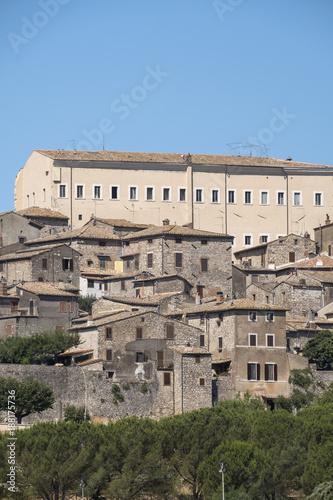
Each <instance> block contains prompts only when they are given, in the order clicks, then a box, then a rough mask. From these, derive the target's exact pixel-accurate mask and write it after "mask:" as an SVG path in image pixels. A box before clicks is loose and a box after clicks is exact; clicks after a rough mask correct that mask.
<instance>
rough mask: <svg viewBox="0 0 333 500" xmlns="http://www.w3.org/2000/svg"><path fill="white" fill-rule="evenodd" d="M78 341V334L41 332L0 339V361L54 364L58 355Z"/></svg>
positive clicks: (75, 344)
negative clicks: (27, 335) (28, 335)
mask: <svg viewBox="0 0 333 500" xmlns="http://www.w3.org/2000/svg"><path fill="white" fill-rule="evenodd" d="M79 343H80V337H79V335H78V334H69V333H66V332H63V331H54V332H41V333H36V334H35V335H32V336H30V337H19V336H13V337H7V338H6V339H5V340H3V339H1V340H0V363H17V364H42V363H46V364H54V363H56V362H57V358H58V355H59V354H60V353H62V352H64V351H66V350H67V349H70V348H71V347H74V346H77V345H79Z"/></svg>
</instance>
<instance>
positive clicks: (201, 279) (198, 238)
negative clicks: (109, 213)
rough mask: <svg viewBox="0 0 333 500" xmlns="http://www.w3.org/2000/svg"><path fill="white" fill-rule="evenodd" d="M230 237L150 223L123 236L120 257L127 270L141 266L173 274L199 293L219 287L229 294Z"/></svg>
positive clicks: (161, 273) (140, 268) (144, 269)
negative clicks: (148, 225)
mask: <svg viewBox="0 0 333 500" xmlns="http://www.w3.org/2000/svg"><path fill="white" fill-rule="evenodd" d="M232 241H233V237H232V236H229V235H225V234H219V233H211V232H208V231H200V230H196V229H191V228H188V227H182V226H175V225H169V221H168V220H166V221H165V225H163V226H159V227H157V226H156V227H152V228H148V229H146V230H143V231H140V232H138V233H135V234H130V235H128V236H125V237H124V238H123V242H124V250H125V251H124V253H123V255H122V257H121V258H122V260H123V262H124V269H125V270H126V271H127V272H130V271H133V270H136V269H138V270H141V271H147V272H149V273H152V274H153V275H154V276H159V275H164V274H169V275H174V274H177V275H179V276H181V277H182V278H185V279H186V280H187V281H188V282H189V283H191V285H193V286H194V288H193V291H194V293H195V294H196V293H199V295H200V296H201V297H204V296H208V295H210V294H212V293H213V294H215V293H216V291H223V293H224V294H225V296H227V295H230V296H231V288H232V286H231V277H232V271H231V249H232Z"/></svg>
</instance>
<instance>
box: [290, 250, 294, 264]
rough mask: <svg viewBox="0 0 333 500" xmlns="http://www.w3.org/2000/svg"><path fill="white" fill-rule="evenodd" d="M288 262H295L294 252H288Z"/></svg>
mask: <svg viewBox="0 0 333 500" xmlns="http://www.w3.org/2000/svg"><path fill="white" fill-rule="evenodd" d="M289 262H295V252H289Z"/></svg>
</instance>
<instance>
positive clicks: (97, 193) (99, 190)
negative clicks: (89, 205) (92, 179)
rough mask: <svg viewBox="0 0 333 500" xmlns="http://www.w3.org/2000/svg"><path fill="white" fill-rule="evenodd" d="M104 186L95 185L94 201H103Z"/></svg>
mask: <svg viewBox="0 0 333 500" xmlns="http://www.w3.org/2000/svg"><path fill="white" fill-rule="evenodd" d="M102 197H103V196H102V186H100V185H94V186H93V199H94V200H101V199H102Z"/></svg>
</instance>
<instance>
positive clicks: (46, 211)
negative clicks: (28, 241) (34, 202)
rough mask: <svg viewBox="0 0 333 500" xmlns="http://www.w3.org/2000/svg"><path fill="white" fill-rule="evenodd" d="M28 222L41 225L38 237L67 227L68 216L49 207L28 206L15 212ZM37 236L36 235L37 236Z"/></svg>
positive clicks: (64, 229)
mask: <svg viewBox="0 0 333 500" xmlns="http://www.w3.org/2000/svg"><path fill="white" fill-rule="evenodd" d="M16 213H17V214H19V215H21V216H23V217H24V218H25V219H27V220H28V221H29V222H30V223H35V224H38V225H40V226H41V230H40V234H39V237H43V236H46V235H48V234H55V233H59V232H61V231H66V230H67V229H68V220H69V218H68V217H67V216H66V215H64V214H61V213H60V212H57V211H55V210H51V209H50V208H40V207H30V208H25V209H23V210H19V211H18V212H16ZM37 237H38V236H36V238H37Z"/></svg>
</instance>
